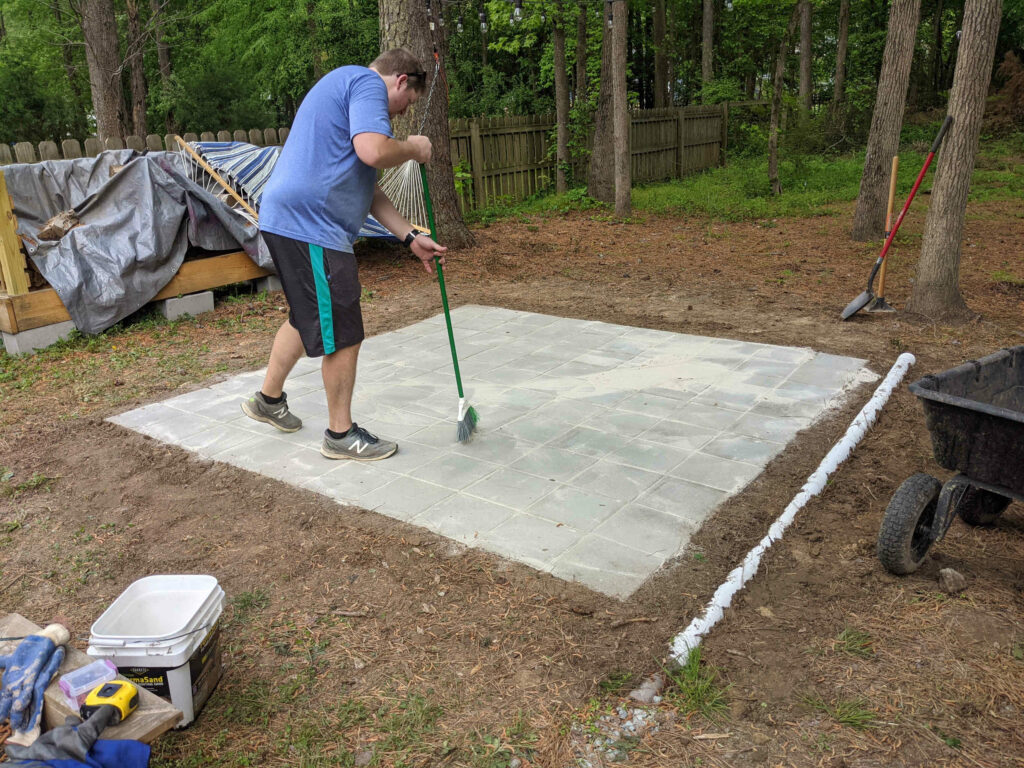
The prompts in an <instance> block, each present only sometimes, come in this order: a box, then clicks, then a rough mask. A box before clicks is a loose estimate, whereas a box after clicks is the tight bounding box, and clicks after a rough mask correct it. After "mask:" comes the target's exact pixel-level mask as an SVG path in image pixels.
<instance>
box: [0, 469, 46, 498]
mask: <svg viewBox="0 0 1024 768" xmlns="http://www.w3.org/2000/svg"><path fill="white" fill-rule="evenodd" d="M55 480H56V478H53V477H48V476H47V475H44V474H42V473H41V472H33V473H32V475H31V476H30V477H28V478H27V479H25V480H22V481H20V482H19V481H18V478H17V475H16V474H15V472H14V470H13V469H7V467H3V466H0V498H17V497H18V496H20V495H21V494H23V493H27V492H30V491H38V490H44V491H48V490H50V486H51V485H53V483H54V481H55Z"/></svg>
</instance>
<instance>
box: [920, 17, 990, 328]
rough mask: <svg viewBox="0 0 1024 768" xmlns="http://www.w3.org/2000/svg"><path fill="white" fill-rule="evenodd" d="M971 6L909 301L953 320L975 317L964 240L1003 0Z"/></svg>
mask: <svg viewBox="0 0 1024 768" xmlns="http://www.w3.org/2000/svg"><path fill="white" fill-rule="evenodd" d="M965 6H966V7H965V9H964V22H963V27H962V29H963V35H962V37H961V39H960V52H959V55H958V58H957V64H956V71H955V73H954V75H953V88H952V90H951V91H950V94H949V114H950V115H952V117H953V124H952V125H951V126H950V128H949V132H948V133H947V134H946V141H945V143H944V144H943V146H942V148H941V150H940V151H939V156H938V161H937V163H936V169H935V182H934V183H933V184H932V199H931V204H930V205H929V208H928V218H927V219H926V220H925V225H924V239H923V240H922V242H921V257H920V259H918V262H917V279H916V280H915V281H914V288H913V291H912V293H911V295H910V301H909V302H907V311H909V312H916V313H917V314H920V315H926V316H928V317H930V318H933V319H935V320H942V321H947V322H956V321H962V320H966V319H969V318H970V316H971V313H970V311H969V310H968V309H967V305H966V304H965V303H964V300H963V297H962V296H961V295H960V252H961V247H962V243H961V240H962V238H963V231H964V216H965V214H966V211H967V193H968V191H969V189H970V182H971V173H972V172H973V171H974V160H975V157H976V155H977V153H978V136H979V134H980V133H981V122H982V116H983V114H984V112H985V97H986V95H987V93H988V86H989V82H990V80H991V79H992V65H993V60H994V58H995V50H996V39H997V37H998V34H999V21H1000V18H1001V16H1002V0H967V2H966V4H965Z"/></svg>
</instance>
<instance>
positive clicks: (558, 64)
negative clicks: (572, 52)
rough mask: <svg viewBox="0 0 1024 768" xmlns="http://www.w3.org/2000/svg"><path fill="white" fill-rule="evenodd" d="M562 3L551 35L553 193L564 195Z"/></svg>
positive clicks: (565, 117)
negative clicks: (555, 137)
mask: <svg viewBox="0 0 1024 768" xmlns="http://www.w3.org/2000/svg"><path fill="white" fill-rule="evenodd" d="M563 24H564V19H563V18H562V3H561V2H560V0H559V2H557V3H556V5H555V28H554V31H553V33H552V37H553V40H554V47H555V122H556V125H557V129H556V131H557V136H558V140H557V144H556V147H555V191H556V192H557V193H558V194H560V195H561V194H564V193H565V192H567V191H568V190H569V183H568V181H567V179H566V170H567V169H568V168H569V73H568V72H566V69H565V27H564V26H563Z"/></svg>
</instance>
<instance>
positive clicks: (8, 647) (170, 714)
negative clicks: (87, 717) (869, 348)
mask: <svg viewBox="0 0 1024 768" xmlns="http://www.w3.org/2000/svg"><path fill="white" fill-rule="evenodd" d="M41 629H42V627H39V626H37V625H35V624H33V623H32V622H31V621H29V620H28V619H26V618H25V617H24V616H21V615H20V614H17V613H9V614H7V615H6V616H4V617H3V618H0V637H23V636H25V635H31V634H33V633H34V632H38V631H40V630H41ZM17 645H18V642H17V641H9V642H0V655H7V654H9V653H11V652H12V651H13V650H14V649H15V647H17ZM93 661H95V659H94V658H92V657H91V656H87V655H86V654H84V653H82V652H81V651H79V650H77V649H76V648H72V647H71V646H67V653H66V655H65V656H64V663H63V664H61V665H60V669H59V670H57V674H56V675H54V677H53V681H52V682H51V683H50V685H49V687H48V688H47V689H46V693H45V694H44V698H43V702H44V704H43V730H49V729H51V728H55V727H56V726H58V725H64V718H66V717H67V716H68V715H77V714H78V713H77V712H74V711H73V710H72V709H71V708H70V707H69V706H68V705H67V702H66V701H65V699H64V692H63V691H62V690H61V689H60V686H59V685H58V684H57V681H58V680H59V679H60V676H61V675H63V674H66V673H67V672H71V671H72V670H75V669H78V668H79V667H84V666H85V665H86V664H90V663H91V662H93ZM120 679H122V680H123V679H124V678H123V677H122V678H120ZM180 719H181V711H180V710H179V709H178V708H177V707H174V706H172V705H171V703H170V702H169V701H165V700H164V699H161V698H160V697H159V696H157V695H156V694H153V693H150V692H149V691H147V690H145V689H144V688H139V708H138V709H137V710H135V712H133V713H132V715H131V716H130V717H129V718H128V719H127V720H125V721H124V722H121V723H118V724H117V725H115V726H113V727H112V728H107V729H106V730H105V731H103V733H101V734H100V738H101V739H133V740H135V741H142V742H145V743H146V744H149V743H151V742H152V741H153V740H154V739H156V737H157V736H159V735H160V734H162V733H166V732H167V731H169V730H170V729H171V728H173V727H174V726H175V724H177V722H178V721H179V720H180Z"/></svg>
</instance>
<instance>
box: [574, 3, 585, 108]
mask: <svg viewBox="0 0 1024 768" xmlns="http://www.w3.org/2000/svg"><path fill="white" fill-rule="evenodd" d="M578 11H579V13H578V15H577V16H576V89H575V90H576V99H575V102H574V103H576V104H586V103H587V98H588V88H587V5H586V2H584V0H580V3H579V8H578Z"/></svg>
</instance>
